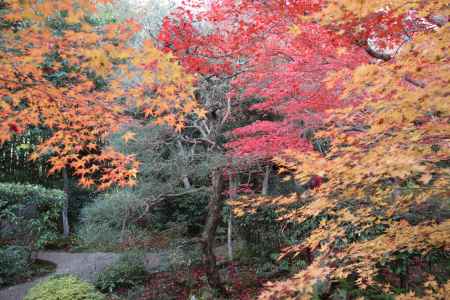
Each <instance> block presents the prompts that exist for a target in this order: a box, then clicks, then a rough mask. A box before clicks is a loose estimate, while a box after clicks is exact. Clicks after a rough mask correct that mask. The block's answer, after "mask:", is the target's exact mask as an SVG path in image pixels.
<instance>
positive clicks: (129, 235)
mask: <svg viewBox="0 0 450 300" xmlns="http://www.w3.org/2000/svg"><path fill="white" fill-rule="evenodd" d="M144 210H145V202H144V201H142V199H140V198H139V197H138V196H136V195H135V194H134V193H133V192H131V191H129V190H121V191H117V192H111V193H107V194H103V195H101V196H99V197H98V198H97V199H96V200H95V201H94V202H93V203H91V204H89V205H87V206H85V207H84V208H83V209H82V211H81V225H80V227H79V229H78V232H77V236H78V239H79V243H80V245H81V246H82V247H84V248H95V249H102V250H112V249H115V248H117V246H118V245H119V244H120V243H121V241H122V240H128V239H138V238H139V237H142V238H143V237H144V236H145V234H146V230H145V229H144V228H140V227H139V225H138V224H137V223H139V222H145V221H148V220H147V219H146V216H143V217H142V218H141V216H142V211H144ZM138 221H139V222H138Z"/></svg>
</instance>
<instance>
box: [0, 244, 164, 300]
mask: <svg viewBox="0 0 450 300" xmlns="http://www.w3.org/2000/svg"><path fill="white" fill-rule="evenodd" d="M119 256H120V254H118V253H104V252H94V253H69V252H57V251H42V252H38V253H37V258H38V259H42V260H46V261H50V262H52V263H54V264H56V266H57V267H56V271H55V273H53V274H51V275H54V274H73V275H77V276H79V277H80V278H81V279H84V280H87V281H90V282H92V281H94V280H95V278H96V275H97V274H98V273H99V272H101V271H102V270H104V269H105V268H106V267H108V266H109V265H111V264H112V263H113V262H114V261H116V260H117V259H118V258H119ZM167 256H168V253H167V252H155V253H147V254H146V255H145V267H146V269H148V270H149V271H152V270H153V271H154V270H156V269H158V268H159V267H160V266H161V265H162V264H163V261H166V259H167ZM49 276H50V275H49ZM47 277H48V276H44V277H40V278H36V279H34V280H32V281H30V282H26V283H22V284H18V285H14V286H11V287H8V288H6V289H2V290H0V300H22V299H23V298H24V297H25V295H26V293H27V291H28V290H29V289H30V288H31V287H33V286H34V285H36V284H37V283H39V282H41V281H42V280H45V279H46V278H47Z"/></svg>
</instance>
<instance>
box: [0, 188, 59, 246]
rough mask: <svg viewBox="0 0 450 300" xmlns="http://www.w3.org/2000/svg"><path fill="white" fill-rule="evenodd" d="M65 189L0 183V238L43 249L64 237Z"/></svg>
mask: <svg viewBox="0 0 450 300" xmlns="http://www.w3.org/2000/svg"><path fill="white" fill-rule="evenodd" d="M64 197H65V195H64V192H63V191H60V190H55V189H46V188H44V187H41V186H38V185H30V184H18V183H0V223H1V224H2V230H0V239H5V240H8V239H14V240H16V241H15V243H22V244H29V243H32V242H33V243H35V245H36V246H37V247H38V248H43V247H45V246H47V245H49V244H51V243H52V242H53V241H55V240H57V239H58V238H59V237H60V234H59V232H58V224H59V220H60V213H61V208H62V204H63V201H64Z"/></svg>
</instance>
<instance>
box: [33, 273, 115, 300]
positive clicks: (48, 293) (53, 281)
mask: <svg viewBox="0 0 450 300" xmlns="http://www.w3.org/2000/svg"><path fill="white" fill-rule="evenodd" d="M105 299H106V297H105V296H104V295H102V294H101V293H99V292H98V291H96V289H95V287H94V286H93V285H92V284H90V283H88V282H85V281H82V280H80V279H78V278H77V277H75V276H72V275H68V276H67V275H66V276H54V277H52V278H50V279H48V280H46V281H44V282H42V283H39V284H38V285H36V286H35V287H33V288H31V289H30V290H29V291H28V293H27V295H26V296H25V298H24V300H105Z"/></svg>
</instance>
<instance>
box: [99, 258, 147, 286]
mask: <svg viewBox="0 0 450 300" xmlns="http://www.w3.org/2000/svg"><path fill="white" fill-rule="evenodd" d="M146 275H147V271H146V270H145V268H144V257H143V255H142V254H141V253H138V252H129V253H125V254H123V255H122V256H121V257H120V258H119V260H118V261H117V262H116V263H114V264H113V265H112V266H110V267H108V268H106V269H105V270H104V271H103V272H101V273H99V275H98V277H97V280H96V282H95V286H96V287H97V288H98V289H99V290H101V291H103V292H113V291H114V290H116V289H117V288H122V287H123V288H132V287H136V286H138V285H139V284H142V282H143V280H144V279H145V277H146Z"/></svg>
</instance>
